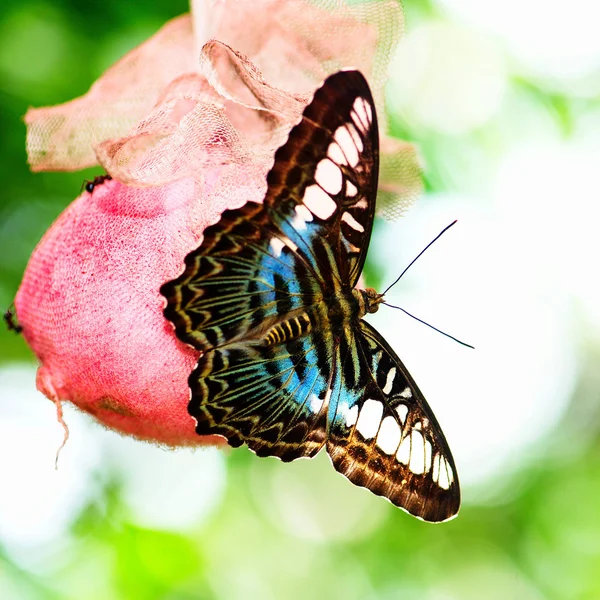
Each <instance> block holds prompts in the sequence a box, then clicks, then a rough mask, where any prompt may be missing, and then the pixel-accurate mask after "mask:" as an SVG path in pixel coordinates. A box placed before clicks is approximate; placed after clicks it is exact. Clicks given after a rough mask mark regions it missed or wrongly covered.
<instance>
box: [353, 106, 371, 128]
mask: <svg viewBox="0 0 600 600" xmlns="http://www.w3.org/2000/svg"><path fill="white" fill-rule="evenodd" d="M352 108H353V109H354V112H355V114H356V117H357V118H356V121H355V122H356V126H357V127H358V128H359V129H360V130H361V131H362V132H363V133H366V132H367V130H368V129H369V126H370V125H371V123H372V122H373V109H372V108H371V105H370V104H369V103H368V102H367V101H366V100H365V99H364V98H357V99H356V100H355V101H354V105H353V106H352Z"/></svg>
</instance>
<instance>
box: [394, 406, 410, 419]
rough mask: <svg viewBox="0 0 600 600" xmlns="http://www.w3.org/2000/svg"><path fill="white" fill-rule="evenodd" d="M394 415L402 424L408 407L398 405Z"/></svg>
mask: <svg viewBox="0 0 600 600" xmlns="http://www.w3.org/2000/svg"><path fill="white" fill-rule="evenodd" d="M396 413H397V414H398V416H399V417H400V421H402V423H404V422H405V421H406V417H407V415H408V406H406V404H398V406H396Z"/></svg>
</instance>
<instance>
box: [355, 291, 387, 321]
mask: <svg viewBox="0 0 600 600" xmlns="http://www.w3.org/2000/svg"><path fill="white" fill-rule="evenodd" d="M356 291H357V292H358V293H359V294H360V298H359V302H360V305H361V316H362V315H366V314H367V313H375V312H377V311H378V310H379V305H380V304H381V303H382V302H383V294H378V293H377V292H376V291H375V290H374V289H373V288H366V289H364V290H356Z"/></svg>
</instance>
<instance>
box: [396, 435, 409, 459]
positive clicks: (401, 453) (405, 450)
mask: <svg viewBox="0 0 600 600" xmlns="http://www.w3.org/2000/svg"><path fill="white" fill-rule="evenodd" d="M410 440H411V436H410V435H407V436H406V437H405V438H404V439H403V440H402V443H401V444H400V448H398V452H396V460H397V461H398V462H401V463H402V464H403V465H407V464H408V462H409V461H410Z"/></svg>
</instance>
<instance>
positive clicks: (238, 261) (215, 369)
mask: <svg viewBox="0 0 600 600" xmlns="http://www.w3.org/2000/svg"><path fill="white" fill-rule="evenodd" d="M378 139H379V138H378V129H377V119H376V114H375V106H374V103H373V99H372V96H371V93H370V91H369V87H368V84H367V82H366V81H365V79H364V77H363V76H362V75H361V74H360V73H358V72H357V71H343V72H339V73H336V74H334V75H332V76H330V77H329V78H328V79H327V80H326V81H325V83H324V84H323V86H322V87H321V88H319V89H318V90H317V91H316V93H315V95H314V98H313V100H312V101H311V103H310V104H309V105H308V106H307V107H306V109H305V111H304V113H303V117H302V120H301V121H300V123H299V124H298V125H296V126H295V127H294V128H293V129H292V130H291V132H290V135H289V138H288V141H287V142H286V143H285V144H284V145H283V146H282V147H281V148H280V149H279V150H278V151H277V152H276V154H275V161H274V165H273V168H272V169H271V171H270V172H269V174H268V176H267V184H268V188H267V193H266V196H265V200H264V203H263V204H257V203H252V202H249V203H247V204H246V205H245V206H243V207H242V208H240V209H237V210H227V211H225V212H224V213H223V215H222V216H221V220H220V221H219V222H218V223H217V224H215V225H213V226H211V227H209V228H207V229H206V230H205V232H204V240H203V242H202V244H201V245H200V247H199V248H198V249H196V250H195V251H193V252H191V253H190V254H189V255H188V256H187V257H186V261H185V264H186V268H185V271H184V273H183V274H182V275H181V276H180V277H179V278H177V279H175V280H174V281H171V282H168V283H166V284H165V285H164V286H163V287H162V288H161V293H162V294H163V295H164V296H165V297H166V298H167V301H168V304H167V308H166V309H165V316H166V317H167V318H168V319H169V320H171V321H172V322H173V324H174V325H175V329H176V333H177V335H178V337H179V338H180V339H182V340H183V341H185V342H187V343H189V344H191V345H192V346H194V347H195V348H197V349H198V350H200V351H202V355H201V357H200V359H199V361H198V365H197V367H196V368H195V370H194V371H193V373H192V374H191V375H190V378H189V383H190V388H191V391H192V398H191V400H190V404H189V412H190V414H191V415H192V416H194V418H195V419H196V422H197V426H196V431H197V432H198V433H199V434H201V435H205V434H220V435H223V436H225V437H226V438H227V440H228V441H229V443H230V444H231V445H232V446H239V445H241V444H243V443H245V444H247V445H248V447H249V448H251V449H252V450H254V451H255V452H256V453H257V454H258V455H260V456H277V457H279V458H281V459H283V460H293V459H295V458H298V457H301V456H314V455H315V454H316V453H317V452H318V451H319V450H320V449H321V448H322V447H323V446H324V445H325V444H326V446H327V451H328V453H329V455H330V456H331V459H332V461H333V463H334V465H335V467H336V469H337V470H338V471H340V472H341V473H343V474H344V475H345V476H346V477H347V478H348V479H350V480H351V481H352V482H354V483H356V484H357V485H360V486H364V487H367V488H369V489H370V490H371V491H373V492H374V493H376V494H379V495H382V496H385V497H387V498H389V499H390V500H391V501H392V502H393V503H394V504H397V505H398V506H400V507H402V508H404V509H406V510H407V511H408V512H410V513H412V514H414V515H416V516H418V517H421V518H423V519H425V520H429V521H442V520H445V519H447V518H449V517H451V516H452V515H454V514H455V513H456V512H457V510H458V505H459V502H460V494H459V489H458V479H457V476H456V470H455V467H454V462H453V460H452V456H451V454H450V451H449V450H448V446H447V444H446V441H445V439H444V436H443V434H442V432H441V430H440V428H439V426H438V424H437V422H436V420H435V418H434V416H433V414H432V413H431V410H430V409H429V407H428V406H427V403H426V402H425V400H424V399H423V396H422V394H421V393H420V391H419V390H418V388H417V386H416V385H415V383H414V381H413V380H412V379H411V377H410V375H409V374H408V372H407V371H406V369H405V368H404V366H403V365H402V363H401V362H400V360H399V359H398V357H397V356H396V355H395V353H394V352H393V351H392V350H391V348H390V347H389V346H388V345H387V344H386V343H385V341H384V340H383V339H382V338H381V336H379V334H377V332H376V331H375V330H374V329H373V328H372V327H370V326H369V325H367V324H366V323H365V322H364V321H362V320H361V319H360V318H359V317H360V314H359V309H358V304H357V303H356V298H355V296H354V295H353V292H352V288H353V287H354V285H355V284H356V282H357V280H358V277H359V275H360V272H361V270H362V267H363V264H364V260H365V256H366V252H367V248H368V244H369V238H370V235H371V229H372V226H373V218H374V211H375V199H376V193H377V177H378V165H379V147H378ZM361 314H363V313H361Z"/></svg>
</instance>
